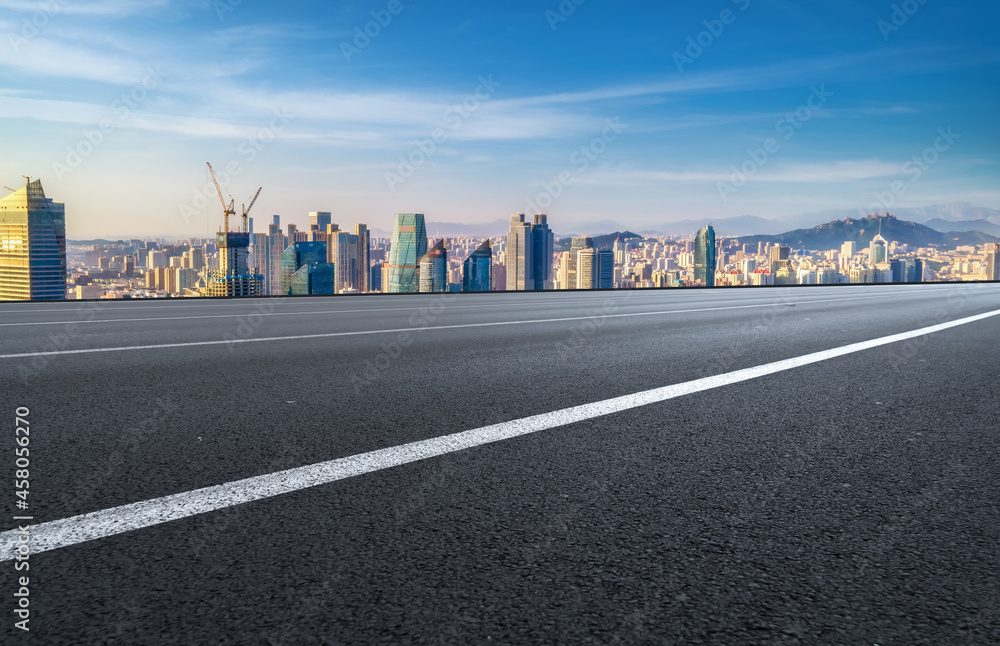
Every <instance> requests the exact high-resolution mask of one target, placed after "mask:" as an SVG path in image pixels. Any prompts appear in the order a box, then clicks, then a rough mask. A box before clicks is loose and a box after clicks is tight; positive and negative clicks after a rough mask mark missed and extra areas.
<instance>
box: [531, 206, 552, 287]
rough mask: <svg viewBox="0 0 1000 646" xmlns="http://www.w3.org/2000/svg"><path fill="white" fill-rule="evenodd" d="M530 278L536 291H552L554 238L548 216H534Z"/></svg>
mask: <svg viewBox="0 0 1000 646" xmlns="http://www.w3.org/2000/svg"><path fill="white" fill-rule="evenodd" d="M531 244H532V248H531V277H532V280H533V281H534V288H535V290H536V291H541V290H543V289H552V254H553V252H554V251H555V237H554V235H553V233H552V229H550V228H549V223H548V216H547V215H545V214H544V213H538V214H536V215H535V223H534V225H532V227H531Z"/></svg>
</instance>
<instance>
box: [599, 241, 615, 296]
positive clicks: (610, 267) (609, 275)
mask: <svg viewBox="0 0 1000 646" xmlns="http://www.w3.org/2000/svg"><path fill="white" fill-rule="evenodd" d="M614 286H615V252H614V251H613V250H611V249H601V250H600V251H598V252H597V285H596V287H597V289H611V288H613V287H614Z"/></svg>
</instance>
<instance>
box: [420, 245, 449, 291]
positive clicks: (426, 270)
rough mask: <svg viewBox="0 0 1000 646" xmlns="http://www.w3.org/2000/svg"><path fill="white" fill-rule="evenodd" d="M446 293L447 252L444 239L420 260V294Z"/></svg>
mask: <svg viewBox="0 0 1000 646" xmlns="http://www.w3.org/2000/svg"><path fill="white" fill-rule="evenodd" d="M446 291H448V251H447V250H446V249H445V248H444V238H441V239H440V240H438V243H437V244H436V245H434V247H432V248H431V250H430V251H428V252H427V253H425V254H424V257H423V258H421V259H420V292H421V293H424V294H426V293H430V292H446Z"/></svg>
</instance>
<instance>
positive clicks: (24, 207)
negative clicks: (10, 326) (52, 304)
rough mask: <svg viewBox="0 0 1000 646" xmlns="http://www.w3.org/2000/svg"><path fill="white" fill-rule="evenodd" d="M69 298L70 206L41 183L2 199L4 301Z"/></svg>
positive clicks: (0, 286)
mask: <svg viewBox="0 0 1000 646" xmlns="http://www.w3.org/2000/svg"><path fill="white" fill-rule="evenodd" d="M65 298H66V206H65V205H64V204H59V203H56V202H53V201H52V200H51V199H49V198H47V197H45V192H44V191H43V190H42V183H41V181H40V180H35V181H33V182H29V183H28V184H27V185H26V186H25V187H23V188H21V189H19V190H17V191H14V192H13V193H11V194H10V195H8V196H6V197H4V198H0V300H2V301H27V300H32V301H58V300H63V299H65Z"/></svg>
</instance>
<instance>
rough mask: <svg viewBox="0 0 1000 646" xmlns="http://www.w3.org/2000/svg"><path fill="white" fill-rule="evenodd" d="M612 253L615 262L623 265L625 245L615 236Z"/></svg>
mask: <svg viewBox="0 0 1000 646" xmlns="http://www.w3.org/2000/svg"><path fill="white" fill-rule="evenodd" d="M614 254H615V262H616V263H618V264H619V265H624V264H625V246H624V245H623V244H622V239H621V238H615V247H614Z"/></svg>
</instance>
